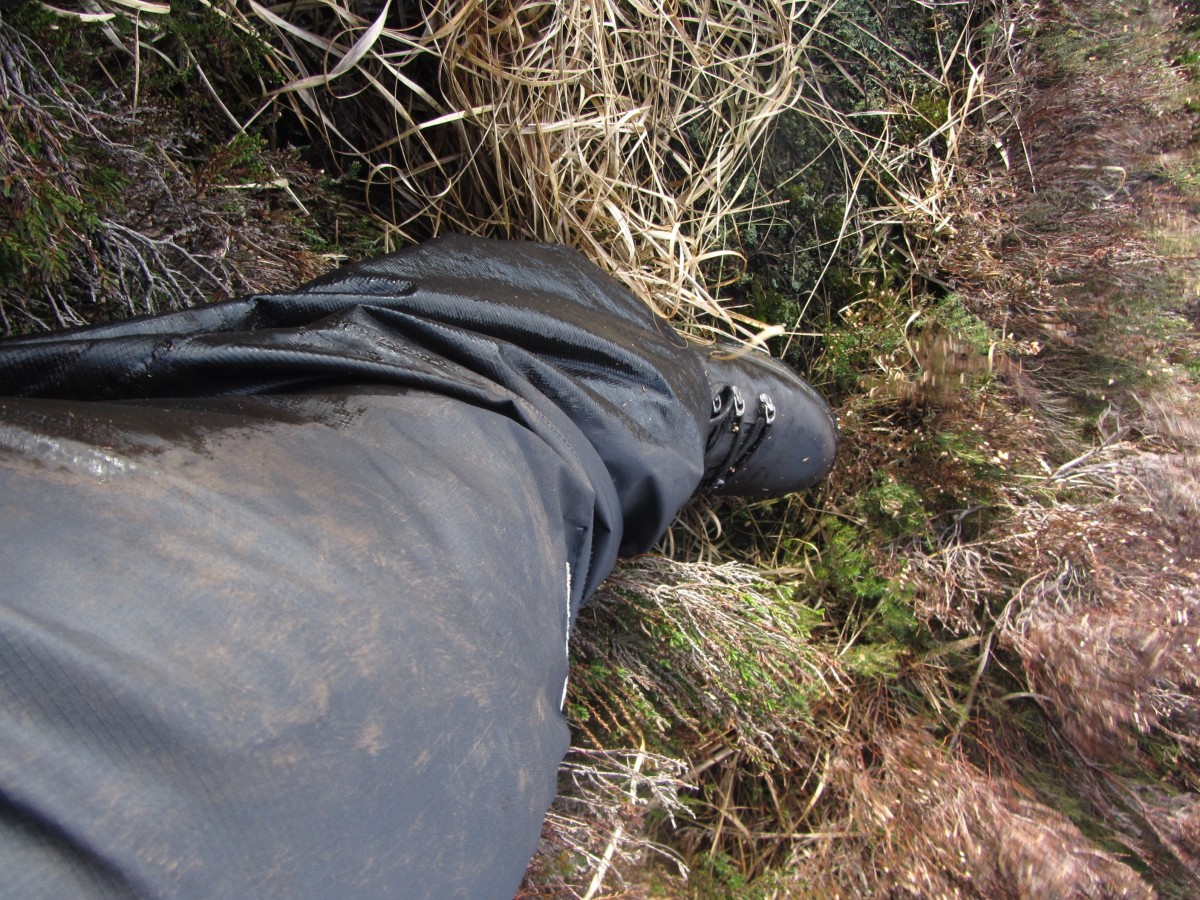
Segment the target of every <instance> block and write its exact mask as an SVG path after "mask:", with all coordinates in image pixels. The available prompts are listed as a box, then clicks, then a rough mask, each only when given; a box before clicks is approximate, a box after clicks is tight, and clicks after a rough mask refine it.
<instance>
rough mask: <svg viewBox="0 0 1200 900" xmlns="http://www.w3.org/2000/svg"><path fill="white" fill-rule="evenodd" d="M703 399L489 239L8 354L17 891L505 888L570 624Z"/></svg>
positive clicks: (666, 494) (5, 564)
mask: <svg viewBox="0 0 1200 900" xmlns="http://www.w3.org/2000/svg"><path fill="white" fill-rule="evenodd" d="M705 391H706V388H705V387H704V386H703V376H702V375H701V373H700V366H699V363H698V361H697V359H696V358H695V356H694V354H693V353H692V351H690V350H689V349H688V348H686V346H684V345H683V343H682V342H681V341H679V339H678V338H677V337H676V336H675V335H674V333H673V332H671V331H670V329H669V328H667V327H666V326H665V325H662V324H661V323H659V322H657V321H656V320H655V319H654V317H653V316H651V315H650V313H649V312H648V311H647V310H645V309H644V308H643V307H642V306H641V305H640V304H638V303H637V301H636V300H634V299H633V298H632V297H631V296H630V295H628V293H626V292H624V291H622V290H621V289H620V288H618V287H617V286H616V285H615V283H614V282H612V281H610V280H608V279H607V278H605V277H604V276H602V275H601V274H600V273H599V272H598V271H597V270H595V269H594V268H592V267H590V266H588V265H586V264H584V263H583V262H582V260H581V259H580V258H579V257H578V256H577V255H575V254H571V253H568V252H566V251H562V250H559V249H556V248H546V247H539V246H535V245H497V244H491V243H487V242H474V241H469V242H464V241H444V242H439V243H438V244H436V245H434V246H433V247H424V248H417V249H415V250H413V251H409V252H407V253H404V254H400V255H397V256H393V257H389V258H386V259H385V260H382V261H377V262H374V263H369V264H365V265H362V266H356V267H350V268H347V269H343V270H341V271H340V272H338V273H335V274H334V275H332V276H330V277H328V278H325V279H322V280H320V281H318V282H317V283H315V284H313V285H309V286H306V287H305V288H303V289H301V290H298V291H297V292H295V293H294V294H290V295H277V296H270V297H262V298H254V299H251V300H247V301H241V302H236V303H229V304H221V305H218V306H215V307H210V308H207V309H201V310H195V311H188V312H184V313H179V314H173V315H168V316H162V317H158V318H150V319H144V320H140V321H135V322H128V323H119V324H117V325H113V326H106V327H102V328H95V329H85V330H81V331H77V332H71V333H66V334H58V335H48V336H46V337H42V338H36V339H29V340H24V341H17V342H10V343H9V344H7V345H4V346H2V347H0V394H9V395H18V399H10V400H6V401H0V497H3V498H4V500H3V504H4V511H3V513H4V514H3V516H2V517H0V571H2V572H3V573H4V582H3V587H2V588H0V642H2V646H3V652H2V653H0V697H2V700H0V716H2V719H0V870H2V871H4V872H5V873H6V875H7V878H8V881H7V884H6V885H5V886H3V887H0V892H4V891H5V890H8V889H11V890H12V891H13V892H16V893H23V892H24V893H30V894H40V895H51V894H52V895H55V896H70V895H71V894H73V893H75V894H85V895H86V894H95V893H106V892H113V893H117V894H121V893H134V894H140V895H148V896H198V897H199V896H204V897H208V896H230V897H248V896H280V897H300V896H312V897H328V896H353V895H363V896H379V895H392V896H405V897H426V896H427V897H454V896H465V897H504V896H506V895H508V896H511V893H512V892H513V891H514V890H515V888H516V886H517V884H518V883H519V881H520V878H521V875H522V872H523V870H524V867H525V865H526V864H527V862H528V859H529V857H530V855H531V853H532V852H533V849H534V847H535V845H536V841H537V837H538V834H539V830H540V823H541V819H542V816H543V814H544V812H545V809H546V807H547V806H548V804H549V803H550V800H551V799H552V797H553V792H554V784H555V775H556V771H557V766H558V763H559V761H560V760H561V757H562V754H563V753H564V752H565V750H566V747H567V730H566V726H565V722H564V719H563V716H562V714H561V709H560V706H561V702H562V700H563V696H564V690H565V678H566V672H567V637H568V634H569V623H570V619H571V618H572V617H573V612H574V610H575V609H577V608H578V605H579V604H580V603H581V602H582V601H583V599H584V598H585V597H586V596H587V595H588V594H590V592H591V591H592V590H593V589H594V587H595V585H596V584H597V583H598V582H599V580H600V579H602V578H603V577H604V575H605V574H607V572H608V571H609V569H610V568H611V565H612V562H613V560H614V559H615V557H616V554H617V551H618V548H619V547H621V546H622V545H624V547H626V548H627V549H643V548H644V547H645V546H647V545H648V544H649V542H650V541H652V540H653V539H654V538H656V537H657V536H658V533H659V532H660V531H661V529H662V527H664V526H665V524H666V522H667V520H668V519H669V518H670V516H671V515H673V514H674V512H675V511H676V509H677V508H678V506H679V505H680V504H682V503H683V502H684V501H685V500H686V499H687V497H688V495H690V493H691V492H692V490H693V489H694V488H695V486H696V483H697V482H698V481H699V479H700V476H701V473H702V453H703V449H702V441H703V420H704V413H703V407H704V404H705V403H706V402H707V398H706V396H704V393H705ZM697 406H699V407H700V412H699V414H698V411H697V409H696V407H697Z"/></svg>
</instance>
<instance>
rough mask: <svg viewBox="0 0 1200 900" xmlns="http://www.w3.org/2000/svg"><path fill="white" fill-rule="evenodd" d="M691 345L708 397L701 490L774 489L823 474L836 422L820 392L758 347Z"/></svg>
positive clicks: (782, 490) (780, 491)
mask: <svg viewBox="0 0 1200 900" xmlns="http://www.w3.org/2000/svg"><path fill="white" fill-rule="evenodd" d="M697 349H699V350H700V352H701V354H702V359H703V365H704V374H705V375H706V376H707V377H708V384H709V387H711V388H712V398H713V400H712V413H711V418H710V419H709V425H708V443H707V445H706V448H705V452H704V481H703V482H701V484H700V490H701V491H704V492H705V493H709V494H725V495H734V496H742V497H778V496H782V495H784V494H789V493H791V492H792V491H799V490H803V489H804V488H807V487H811V486H812V485H814V484H816V483H817V482H818V481H820V480H821V479H822V478H824V477H825V476H826V475H828V474H829V470H830V469H831V468H832V467H833V458H834V455H835V454H836V453H837V446H838V428H837V420H836V419H834V417H833V411H832V410H830V408H829V405H828V404H827V403H826V402H825V401H824V399H822V397H821V395H820V394H818V393H817V392H816V391H815V390H813V388H812V387H811V386H809V384H808V383H807V382H805V381H803V380H802V379H801V378H800V376H799V375H797V374H796V373H795V372H793V371H792V370H791V369H790V368H789V367H788V366H786V365H785V364H783V363H781V362H779V361H778V360H775V359H772V358H771V357H769V356H767V355H766V354H765V353H762V352H760V351H758V350H753V349H748V348H746V347H743V346H741V345H738V344H733V343H718V344H717V345H715V346H713V347H708V348H697Z"/></svg>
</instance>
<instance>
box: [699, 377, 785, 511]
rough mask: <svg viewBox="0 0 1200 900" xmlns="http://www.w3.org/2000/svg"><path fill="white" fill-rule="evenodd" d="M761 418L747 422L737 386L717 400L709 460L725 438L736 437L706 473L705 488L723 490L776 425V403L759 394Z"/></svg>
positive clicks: (706, 449) (727, 389)
mask: <svg viewBox="0 0 1200 900" xmlns="http://www.w3.org/2000/svg"><path fill="white" fill-rule="evenodd" d="M756 412H757V415H755V416H753V417H751V418H750V421H749V422H747V421H746V401H745V400H744V399H743V398H742V394H741V391H739V390H738V389H737V387H736V386H735V385H732V384H731V385H726V386H725V387H724V388H722V389H721V391H720V392H719V393H718V394H717V395H716V396H714V397H713V405H712V417H711V418H710V419H709V430H708V443H707V445H706V446H705V448H704V449H705V458H706V459H707V458H708V456H709V454H710V453H711V452H712V451H713V450H714V448H716V447H717V446H718V445H719V444H720V442H721V440H722V438H724V437H728V436H730V435H732V438H731V439H730V441H729V448H728V449H727V450H726V451H725V453H724V455H723V456H722V457H721V459H720V460H719V461H718V462H716V463H715V464H713V465H711V466H708V467H707V469H706V471H705V473H704V481H703V486H704V487H706V488H710V489H712V490H720V489H721V488H722V487H724V486H725V482H726V480H727V479H728V478H729V477H730V476H731V475H733V474H734V473H735V472H737V470H738V469H739V468H740V467H741V466H742V464H743V463H745V462H746V460H747V459H749V458H750V457H751V456H753V455H754V451H755V450H757V449H758V448H759V446H760V445H761V444H762V442H763V438H765V437H766V436H767V429H769V428H770V427H771V424H772V423H773V422H774V421H775V403H774V401H773V400H771V398H770V396H768V395H767V394H765V393H764V394H759V395H758V400H757V404H756Z"/></svg>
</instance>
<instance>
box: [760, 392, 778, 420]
mask: <svg viewBox="0 0 1200 900" xmlns="http://www.w3.org/2000/svg"><path fill="white" fill-rule="evenodd" d="M758 402H759V404H760V405H761V406H762V411H763V420H764V421H765V422H766V423H767V424H768V425H770V424H771V423H772V422H774V421H775V403H774V401H773V400H771V398H770V397H769V396H767V395H766V394H759V395H758Z"/></svg>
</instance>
